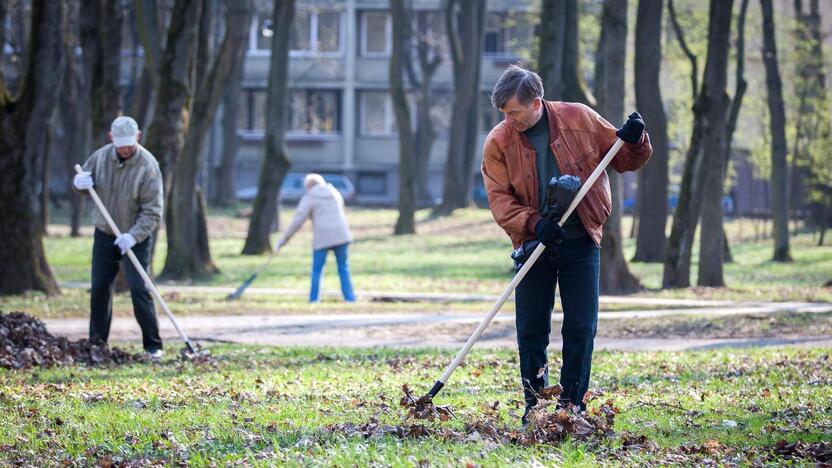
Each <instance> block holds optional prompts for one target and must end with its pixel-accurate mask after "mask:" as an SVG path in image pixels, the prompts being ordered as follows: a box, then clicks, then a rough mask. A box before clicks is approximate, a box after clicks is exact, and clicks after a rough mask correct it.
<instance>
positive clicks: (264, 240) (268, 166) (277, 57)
mask: <svg viewBox="0 0 832 468" xmlns="http://www.w3.org/2000/svg"><path fill="white" fill-rule="evenodd" d="M294 17H295V1H294V0H286V1H281V2H275V3H274V11H273V12H272V27H273V31H274V35H273V36H272V54H271V58H270V63H269V84H268V91H267V93H268V95H267V96H266V144H265V149H264V154H263V164H262V166H261V168H260V179H259V180H258V182H257V196H256V197H255V198H254V208H253V210H252V213H251V220H250V221H249V225H248V234H247V235H246V243H245V245H244V246H243V252H242V253H243V254H245V255H259V254H261V253H263V252H267V251H269V250H271V242H270V240H269V235H270V234H271V225H272V221H273V220H274V219H277V217H278V216H279V212H278V204H277V197H278V194H279V192H280V185H281V184H282V183H283V178H284V177H286V173H287V172H289V167H290V166H291V162H290V161H289V157H288V154H287V150H286V117H287V116H286V101H287V99H288V94H289V90H288V79H289V78H288V76H289V29H290V27H291V24H292V21H293V19H294Z"/></svg>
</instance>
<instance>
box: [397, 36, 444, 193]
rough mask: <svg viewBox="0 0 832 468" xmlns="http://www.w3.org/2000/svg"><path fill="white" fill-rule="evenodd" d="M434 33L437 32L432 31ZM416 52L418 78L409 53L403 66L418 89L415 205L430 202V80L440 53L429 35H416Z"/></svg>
mask: <svg viewBox="0 0 832 468" xmlns="http://www.w3.org/2000/svg"><path fill="white" fill-rule="evenodd" d="M434 34H438V32H437V31H434ZM416 53H417V55H418V63H419V70H420V72H421V78H418V79H417V78H416V76H415V75H416V73H415V72H414V71H413V66H412V62H413V61H412V60H411V58H410V57H409V55H406V56H405V58H404V59H403V61H404V62H405V63H404V66H405V69H406V70H407V71H408V74H409V76H410V81H411V84H412V85H413V86H414V87H417V88H419V95H418V97H417V101H416V136H415V139H416V141H415V145H416V151H415V152H416V198H417V202H418V203H417V204H418V205H422V206H432V205H433V195H432V194H431V191H430V187H429V186H428V179H429V172H430V154H431V148H432V147H433V142H434V140H435V139H436V132H435V131H434V129H433V120H432V118H431V115H430V113H431V108H432V107H433V91H432V89H431V83H432V81H433V77H434V75H435V74H436V71H437V70H438V69H439V66H440V65H441V64H442V52H441V51H440V50H439V48H438V46H437V45H436V44H435V42H434V41H431V39H430V38H427V37H423V36H422V35H419V37H418V38H417V39H416Z"/></svg>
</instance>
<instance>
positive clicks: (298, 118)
mask: <svg viewBox="0 0 832 468" xmlns="http://www.w3.org/2000/svg"><path fill="white" fill-rule="evenodd" d="M266 96H267V93H266V90H265V89H245V90H243V96H242V102H241V103H240V110H239V113H238V116H237V128H238V129H239V130H240V131H243V132H252V133H262V132H264V131H265V130H266ZM338 101H339V93H338V91H332V90H312V89H299V90H291V91H290V94H289V102H288V105H287V112H288V114H287V124H286V132H287V133H292V134H307V135H308V134H336V133H338V131H339V119H338V116H339V115H340V110H339V102H338Z"/></svg>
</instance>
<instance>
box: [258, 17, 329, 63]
mask: <svg viewBox="0 0 832 468" xmlns="http://www.w3.org/2000/svg"><path fill="white" fill-rule="evenodd" d="M341 16H342V15H341V12H339V11H334V10H298V11H297V12H296V13H295V20H294V21H293V22H292V29H291V31H290V32H289V51H290V54H292V55H338V54H340V53H341V44H342V42H343V41H342V40H341V33H342V31H343V27H342V25H341ZM256 24H257V29H256V31H255V36H256V38H255V40H254V45H253V47H254V48H255V49H256V50H271V48H272V36H273V35H274V29H273V28H272V21H271V19H270V18H268V17H266V16H263V17H261V18H260V20H259V23H256Z"/></svg>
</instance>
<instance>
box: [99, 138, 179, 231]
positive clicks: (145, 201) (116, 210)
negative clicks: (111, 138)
mask: <svg viewBox="0 0 832 468" xmlns="http://www.w3.org/2000/svg"><path fill="white" fill-rule="evenodd" d="M84 170H85V171H87V172H91V173H92V180H93V182H94V184H95V186H94V187H93V188H94V189H95V191H96V192H97V193H98V196H99V197H101V201H102V202H103V203H104V206H105V207H106V208H107V211H109V212H110V216H111V217H112V218H113V221H115V223H116V226H118V229H119V230H120V231H121V232H122V233H128V232H129V233H130V234H132V235H133V237H135V238H136V242H142V241H143V240H145V239H147V238H148V237H149V236H150V235H151V234H152V233H153V230H154V229H156V227H157V226H158V225H159V220H160V219H161V218H162V204H163V190H162V172H161V171H160V170H159V163H158V162H157V161H156V158H155V157H153V155H152V154H151V153H150V151H148V150H147V149H146V148H145V147H143V146H141V145H139V149H138V150H137V151H136V154H134V155H133V156H131V157H130V159H128V160H126V161H125V162H124V163H120V162H119V160H118V157H117V156H116V149H115V146H113V144H112V143H111V144H108V145H105V146H102V147H101V148H99V149H98V150H96V151H95V152H94V153H93V154H92V155H91V156H90V157H89V159H87V161H86V162H85V163H84ZM85 192H86V191H85ZM92 219H93V224H95V227H96V228H97V229H99V230H101V231H104V232H106V233H107V234H113V231H112V230H111V229H110V226H109V225H107V220H106V219H104V216H103V215H102V214H101V213H100V212H99V211H98V209H95V210H93V215H92Z"/></svg>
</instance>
